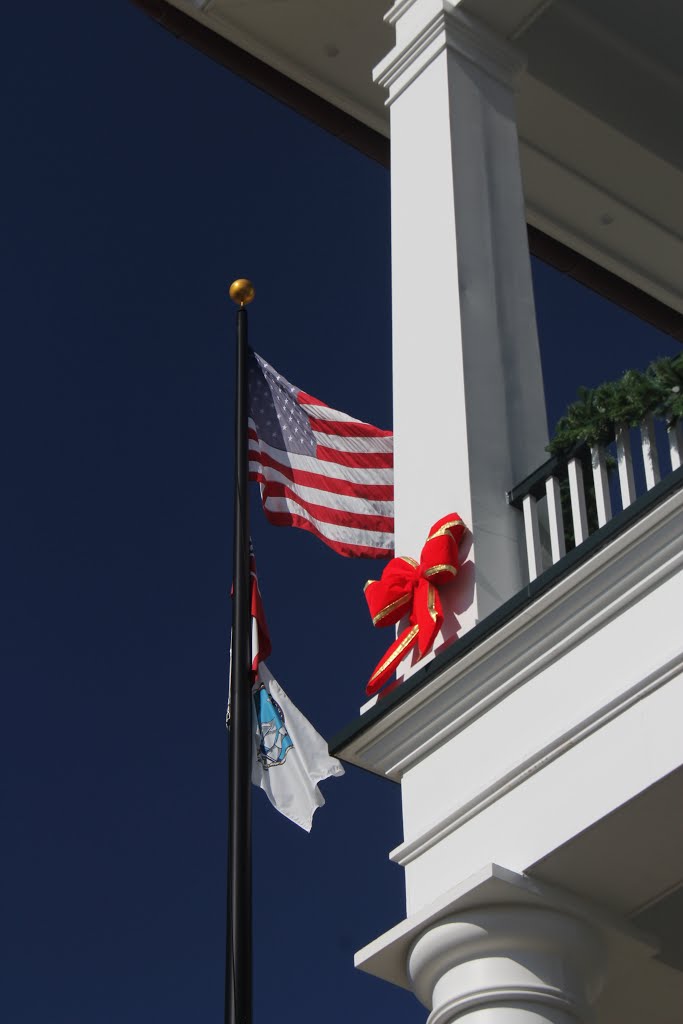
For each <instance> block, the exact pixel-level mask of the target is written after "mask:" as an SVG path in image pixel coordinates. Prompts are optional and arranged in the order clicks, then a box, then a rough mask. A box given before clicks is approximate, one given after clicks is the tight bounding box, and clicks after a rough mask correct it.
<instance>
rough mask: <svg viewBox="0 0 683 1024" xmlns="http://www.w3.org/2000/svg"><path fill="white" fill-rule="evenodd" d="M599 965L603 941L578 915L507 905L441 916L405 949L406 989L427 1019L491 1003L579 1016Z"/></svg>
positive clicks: (593, 990)
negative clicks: (422, 1007)
mask: <svg viewBox="0 0 683 1024" xmlns="http://www.w3.org/2000/svg"><path fill="white" fill-rule="evenodd" d="M604 964H605V953H604V946H603V943H602V942H601V941H600V938H599V937H598V934H597V933H596V932H595V931H594V930H593V929H592V928H591V927H590V926H589V925H588V924H586V922H585V921H581V920H579V919H578V918H576V917H572V916H570V915H568V914H566V913H560V912H558V911H556V910H547V909H542V908H538V907H528V906H514V905H513V906H495V907H483V908H477V909H472V910H468V911H465V912H463V913H460V914H458V915H457V916H453V917H448V918H445V919H443V920H441V921H439V922H438V923H436V924H434V925H433V926H432V927H431V928H429V929H428V930H427V931H426V932H424V933H423V934H422V935H421V936H420V937H419V938H418V939H417V940H416V941H415V943H414V944H413V946H412V948H411V950H410V953H409V954H408V973H409V976H410V979H411V983H412V987H413V991H414V993H415V995H416V996H417V998H418V999H419V1000H420V1002H422V1003H423V1005H425V1006H427V1007H429V1008H431V1010H432V1012H431V1014H430V1016H429V1018H428V1024H450V1022H451V1021H457V1020H459V1019H460V1017H461V1016H462V1015H464V1014H469V1013H472V1012H474V1011H478V1010H483V1009H486V1008H491V1007H498V1008H499V1013H500V1012H501V1011H502V1012H503V1013H505V1012H509V1011H512V1010H515V1009H516V1010H518V1011H525V1010H527V1011H528V1010H529V1009H530V1008H531V1007H533V1012H534V1013H535V1017H534V1018H532V1019H536V1020H546V1019H547V1020H551V1019H553V1020H555V1019H557V1020H563V1019H565V1018H566V1019H567V1020H572V1021H574V1020H584V1019H585V1018H586V1017H587V1016H588V1015H589V1013H590V1007H591V1005H592V1004H593V1002H594V1001H595V999H596V998H597V996H598V994H599V992H600V988H601V987H602V981H603V974H604ZM503 1008H504V1009H503ZM501 1019H502V1020H504V1019H505V1017H503V1016H501Z"/></svg>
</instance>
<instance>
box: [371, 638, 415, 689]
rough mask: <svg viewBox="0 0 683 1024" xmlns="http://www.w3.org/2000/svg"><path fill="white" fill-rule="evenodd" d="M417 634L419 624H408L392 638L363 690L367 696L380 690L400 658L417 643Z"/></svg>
mask: <svg viewBox="0 0 683 1024" xmlns="http://www.w3.org/2000/svg"><path fill="white" fill-rule="evenodd" d="M419 635H420V627H419V626H408V628H407V629H404V631H403V632H402V633H401V635H400V636H399V637H397V638H396V640H394V642H393V644H392V645H391V647H390V648H389V650H388V651H387V653H386V654H385V655H384V657H383V658H382V660H381V661H380V662H379V664H378V665H377V667H376V669H375V671H374V672H373V673H372V675H371V676H370V679H369V680H368V684H367V686H366V687H365V692H366V693H367V695H368V697H372V695H373V694H375V693H377V691H378V690H381V688H382V687H383V686H384V684H385V682H386V681H387V679H389V677H390V676H393V674H394V672H395V671H396V669H397V668H398V666H399V663H400V661H401V659H402V658H403V657H404V656H405V655H406V654H407V653H408V651H409V650H411V649H412V648H413V647H414V646H415V644H416V643H417V640H418V637H419Z"/></svg>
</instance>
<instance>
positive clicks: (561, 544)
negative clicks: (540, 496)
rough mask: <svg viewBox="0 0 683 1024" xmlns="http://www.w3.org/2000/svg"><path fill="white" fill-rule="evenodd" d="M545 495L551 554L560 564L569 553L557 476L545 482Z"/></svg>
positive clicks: (554, 560)
mask: <svg viewBox="0 0 683 1024" xmlns="http://www.w3.org/2000/svg"><path fill="white" fill-rule="evenodd" d="M545 495H546V501H547V505H548V525H549V528H550V553H551V555H552V559H553V565H554V564H555V562H559V560H560V559H561V558H564V556H565V555H566V553H567V548H566V544H565V539H564V517H563V515H562V503H561V501H560V481H559V480H558V479H557V477H556V476H549V477H548V479H547V480H546V482H545Z"/></svg>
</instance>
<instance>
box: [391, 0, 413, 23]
mask: <svg viewBox="0 0 683 1024" xmlns="http://www.w3.org/2000/svg"><path fill="white" fill-rule="evenodd" d="M416 3H417V0H396V3H395V4H394V6H393V7H390V8H389V10H388V11H387V13H386V14H385V15H384V21H385V22H386V23H387V25H395V24H396V22H397V21H398V19H399V18H400V17H401V15H402V14H405V13H406V11H407V10H408V9H409V8H410V7H412V6H413V4H416Z"/></svg>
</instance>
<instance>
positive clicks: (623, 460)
mask: <svg viewBox="0 0 683 1024" xmlns="http://www.w3.org/2000/svg"><path fill="white" fill-rule="evenodd" d="M617 464H618V466H619V487H620V489H621V507H622V508H628V506H629V505H630V504H631V502H632V501H635V500H636V483H635V478H634V476H633V454H632V452H631V431H630V430H629V428H628V427H619V430H618V431H617Z"/></svg>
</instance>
